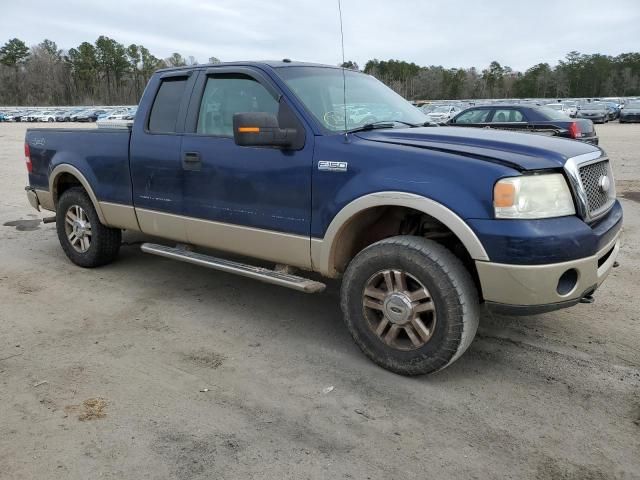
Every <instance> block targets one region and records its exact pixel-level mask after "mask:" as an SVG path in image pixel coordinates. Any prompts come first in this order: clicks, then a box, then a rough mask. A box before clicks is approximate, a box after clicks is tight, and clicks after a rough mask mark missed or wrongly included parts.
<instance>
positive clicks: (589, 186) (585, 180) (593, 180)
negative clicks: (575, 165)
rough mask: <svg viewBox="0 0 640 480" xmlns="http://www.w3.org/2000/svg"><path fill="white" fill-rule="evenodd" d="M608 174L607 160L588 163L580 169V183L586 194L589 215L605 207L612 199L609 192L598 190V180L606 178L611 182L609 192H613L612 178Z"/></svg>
mask: <svg viewBox="0 0 640 480" xmlns="http://www.w3.org/2000/svg"><path fill="white" fill-rule="evenodd" d="M609 172H610V170H609V160H604V161H602V162H596V163H590V164H588V165H585V166H583V167H580V182H581V183H582V188H584V191H585V193H586V194H587V200H588V202H589V214H592V213H594V212H598V211H599V210H600V209H602V208H603V207H605V206H606V205H607V204H608V203H609V201H610V199H611V198H612V197H611V196H610V194H609V192H605V191H603V190H602V189H601V188H600V178H602V177H603V176H608V177H609V180H610V181H611V191H613V188H614V186H613V177H612V175H610V173H609Z"/></svg>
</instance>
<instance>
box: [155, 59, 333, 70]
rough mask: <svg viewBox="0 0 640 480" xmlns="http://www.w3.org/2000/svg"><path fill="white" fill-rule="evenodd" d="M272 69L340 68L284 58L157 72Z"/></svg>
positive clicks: (184, 67)
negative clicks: (196, 69) (231, 68)
mask: <svg viewBox="0 0 640 480" xmlns="http://www.w3.org/2000/svg"><path fill="white" fill-rule="evenodd" d="M238 66H243V67H247V66H248V67H258V68H260V67H265V66H266V67H271V68H288V67H321V68H335V69H340V67H339V66H336V65H326V64H323V63H312V62H296V61H293V60H289V59H287V58H284V59H282V60H259V61H255V60H248V61H237V62H221V63H202V64H197V65H185V66H181V67H168V68H161V69H160V70H157V72H172V71H180V70H193V69H194V68H215V67H238Z"/></svg>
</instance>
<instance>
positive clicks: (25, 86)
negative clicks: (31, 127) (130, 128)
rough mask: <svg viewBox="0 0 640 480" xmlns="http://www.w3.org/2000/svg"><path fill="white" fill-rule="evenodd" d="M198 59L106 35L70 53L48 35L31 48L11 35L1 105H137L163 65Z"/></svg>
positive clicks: (0, 66) (0, 82)
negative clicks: (155, 51) (159, 52)
mask: <svg viewBox="0 0 640 480" xmlns="http://www.w3.org/2000/svg"><path fill="white" fill-rule="evenodd" d="M208 61H209V63H218V62H219V60H218V59H217V58H215V57H210V58H209V59H208ZM197 63H198V62H197V60H196V59H195V58H194V57H183V56H182V55H181V54H180V53H174V54H172V55H171V56H170V57H168V58H158V57H156V56H154V55H153V54H152V53H151V52H150V51H149V49H148V48H146V47H145V46H144V45H136V44H131V45H129V46H125V45H123V44H121V43H119V42H117V41H115V40H114V39H112V38H109V37H107V36H104V35H102V36H100V37H98V39H97V40H96V41H95V42H94V43H89V42H82V43H81V44H80V45H78V46H77V47H75V48H71V49H69V50H67V51H65V50H62V49H60V48H58V45H57V44H56V43H55V42H54V41H52V40H48V39H45V40H43V41H42V42H41V43H39V44H38V45H35V46H32V47H28V46H27V45H26V43H25V42H23V41H22V40H20V39H18V38H13V39H11V40H9V41H7V42H6V43H5V44H4V45H3V46H2V47H1V48H0V105H133V104H137V103H138V100H139V99H140V96H141V95H142V92H143V90H144V87H145V86H146V84H147V81H148V80H149V77H151V75H152V74H153V72H155V71H156V70H158V69H159V68H165V67H172V66H182V65H193V64H197Z"/></svg>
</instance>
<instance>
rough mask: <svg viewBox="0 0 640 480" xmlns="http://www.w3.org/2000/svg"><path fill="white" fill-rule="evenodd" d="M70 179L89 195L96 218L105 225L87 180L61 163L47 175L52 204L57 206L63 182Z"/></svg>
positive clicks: (78, 172) (73, 169)
mask: <svg viewBox="0 0 640 480" xmlns="http://www.w3.org/2000/svg"><path fill="white" fill-rule="evenodd" d="M69 178H72V179H73V180H75V181H76V182H77V183H78V184H79V185H80V186H81V187H82V188H84V190H85V191H86V192H87V194H88V195H89V198H90V199H91V203H92V204H93V207H94V208H95V209H96V213H97V214H98V218H99V219H100V222H102V223H103V224H106V223H107V222H106V220H105V216H104V214H103V212H102V208H101V206H100V202H99V201H98V197H96V194H95V192H94V191H93V188H91V184H90V183H89V181H88V180H87V178H86V177H85V176H84V175H83V174H82V172H81V171H80V170H78V169H77V168H76V167H74V166H73V165H69V164H68V163H63V164H60V165H57V166H56V167H55V168H54V169H53V170H52V171H51V174H50V175H49V192H51V197H52V199H53V204H54V205H57V204H58V199H59V197H60V195H61V193H62V192H63V191H64V190H62V189H61V186H62V185H63V184H64V183H65V180H68V179H69Z"/></svg>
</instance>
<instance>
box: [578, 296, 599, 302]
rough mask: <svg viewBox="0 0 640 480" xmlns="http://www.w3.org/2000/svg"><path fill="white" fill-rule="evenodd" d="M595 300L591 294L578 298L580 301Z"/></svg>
mask: <svg viewBox="0 0 640 480" xmlns="http://www.w3.org/2000/svg"><path fill="white" fill-rule="evenodd" d="M595 301H596V299H595V298H593V295H591V294H589V295H585V296H584V297H582V298H581V299H580V303H593V302H595Z"/></svg>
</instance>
